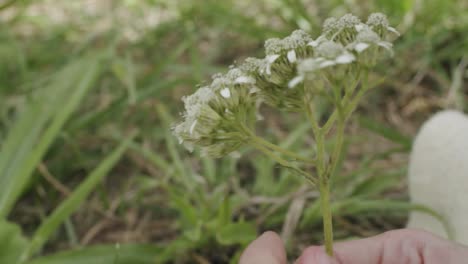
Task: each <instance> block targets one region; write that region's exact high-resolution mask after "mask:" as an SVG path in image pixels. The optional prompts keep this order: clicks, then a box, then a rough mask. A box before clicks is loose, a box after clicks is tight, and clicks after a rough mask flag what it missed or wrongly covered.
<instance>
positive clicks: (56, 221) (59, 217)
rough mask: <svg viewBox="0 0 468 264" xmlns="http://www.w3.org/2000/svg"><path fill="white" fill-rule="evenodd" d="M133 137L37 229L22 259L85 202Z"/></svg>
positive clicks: (91, 174) (31, 253) (33, 252)
mask: <svg viewBox="0 0 468 264" xmlns="http://www.w3.org/2000/svg"><path fill="white" fill-rule="evenodd" d="M130 141H131V139H127V140H126V141H124V142H123V143H122V144H121V145H120V146H119V147H118V148H117V149H116V150H114V152H112V153H111V154H110V155H109V156H108V157H107V158H106V159H105V160H104V161H102V162H101V164H100V165H99V166H98V167H97V168H96V169H95V170H94V171H92V172H91V173H90V174H89V176H88V177H87V178H86V179H85V180H84V181H83V182H82V183H81V184H80V185H79V186H78V188H76V190H75V191H74V192H73V193H72V194H71V195H70V196H69V197H68V198H67V199H66V200H65V201H64V202H63V203H61V204H60V205H59V207H58V208H57V209H55V210H54V212H53V213H52V214H51V215H50V216H49V217H48V218H47V219H45V221H44V222H43V223H42V224H41V225H40V226H39V228H38V229H37V230H36V232H35V234H34V236H33V238H32V240H31V244H30V245H29V247H28V248H27V249H26V250H25V251H24V253H23V256H22V260H23V261H24V260H27V259H28V258H30V257H31V256H32V255H33V254H35V253H36V252H37V251H39V250H40V249H41V248H42V246H43V245H44V243H45V242H46V241H47V239H48V238H49V237H50V235H51V234H52V233H53V232H54V231H55V230H57V228H58V227H59V226H60V225H61V224H62V223H63V221H64V220H65V219H67V218H68V217H69V216H70V215H71V214H72V213H73V212H74V211H75V210H76V209H78V207H79V206H80V205H81V204H82V203H83V201H84V200H85V199H86V197H87V196H88V195H89V193H90V192H91V191H92V190H93V189H94V188H95V187H96V185H97V184H98V183H99V182H100V181H101V180H102V179H103V178H104V177H105V176H106V175H107V173H108V172H109V171H110V170H111V169H112V168H113V167H114V165H115V164H116V163H117V162H118V161H119V159H120V157H121V156H122V154H123V153H124V152H125V150H126V149H127V147H128V146H129V143H130Z"/></svg>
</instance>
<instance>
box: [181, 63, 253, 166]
mask: <svg viewBox="0 0 468 264" xmlns="http://www.w3.org/2000/svg"><path fill="white" fill-rule="evenodd" d="M254 84H255V79H254V78H253V77H251V76H249V75H247V74H245V73H244V72H242V71H241V70H240V69H238V68H232V69H231V70H230V71H229V72H228V73H227V74H225V75H215V76H214V77H213V82H212V83H211V84H210V85H209V86H204V87H202V88H199V89H198V90H197V91H196V92H195V93H194V94H192V95H190V96H187V97H183V98H182V100H183V102H184V105H185V112H184V114H183V116H184V121H183V122H181V123H179V124H178V125H176V126H175V127H174V128H173V131H174V134H175V135H176V136H177V138H178V139H179V142H180V143H182V144H184V145H185V147H186V148H187V149H189V150H190V151H191V150H193V148H194V146H195V145H198V146H200V147H201V151H202V154H204V155H207V156H211V157H222V156H224V155H226V154H228V153H230V152H232V151H234V150H236V149H238V148H239V147H240V146H241V145H242V142H243V140H244V139H245V131H244V127H243V126H245V127H249V126H251V125H252V123H253V122H254V121H255V113H256V90H255V86H254Z"/></svg>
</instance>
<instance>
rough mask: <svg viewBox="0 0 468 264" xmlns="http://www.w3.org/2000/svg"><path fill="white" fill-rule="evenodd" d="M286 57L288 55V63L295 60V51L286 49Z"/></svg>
mask: <svg viewBox="0 0 468 264" xmlns="http://www.w3.org/2000/svg"><path fill="white" fill-rule="evenodd" d="M287 57H288V61H289V62H290V63H294V62H296V61H297V57H296V51H294V50H290V51H288V54H287Z"/></svg>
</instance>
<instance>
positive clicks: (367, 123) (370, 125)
mask: <svg viewBox="0 0 468 264" xmlns="http://www.w3.org/2000/svg"><path fill="white" fill-rule="evenodd" d="M359 124H360V125H361V126H362V127H364V128H366V129H368V130H369V131H372V132H374V133H376V134H378V135H380V136H382V137H384V138H386V139H388V140H390V141H392V142H394V143H396V144H399V145H401V146H403V147H404V148H405V149H406V150H409V149H411V145H412V140H411V138H410V137H408V136H406V135H403V134H402V133H400V132H399V131H397V130H395V129H393V128H390V127H388V126H384V125H382V124H380V123H378V122H377V121H375V120H372V119H369V118H366V117H360V118H359Z"/></svg>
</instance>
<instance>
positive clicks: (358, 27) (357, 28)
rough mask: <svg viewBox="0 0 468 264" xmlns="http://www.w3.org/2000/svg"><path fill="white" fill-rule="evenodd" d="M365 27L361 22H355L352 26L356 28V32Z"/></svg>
mask: <svg viewBox="0 0 468 264" xmlns="http://www.w3.org/2000/svg"><path fill="white" fill-rule="evenodd" d="M364 27H365V25H364V24H363V23H360V24H357V25H355V26H354V28H355V29H356V31H357V32H359V31H361V30H363V29H364Z"/></svg>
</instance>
